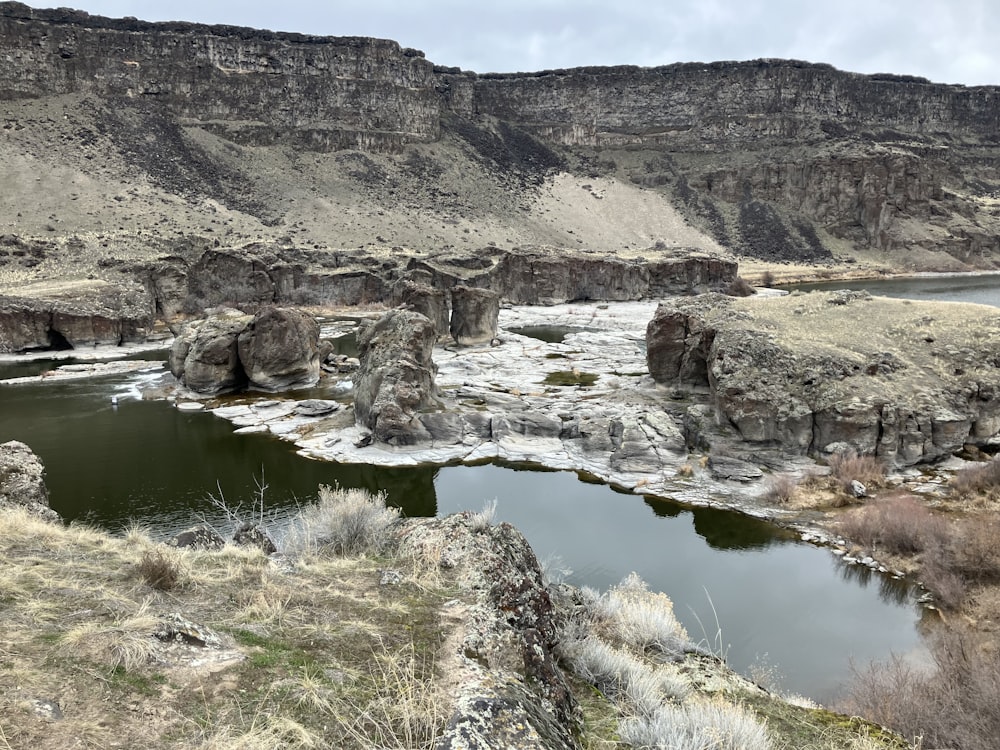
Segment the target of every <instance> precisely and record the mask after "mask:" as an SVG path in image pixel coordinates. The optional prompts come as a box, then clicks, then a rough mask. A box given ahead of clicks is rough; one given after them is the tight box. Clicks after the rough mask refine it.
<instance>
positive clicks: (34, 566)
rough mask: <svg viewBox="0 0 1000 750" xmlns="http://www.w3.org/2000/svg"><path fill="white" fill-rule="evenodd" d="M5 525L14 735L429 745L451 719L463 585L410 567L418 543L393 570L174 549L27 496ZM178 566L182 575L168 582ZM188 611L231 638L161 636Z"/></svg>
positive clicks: (375, 564)
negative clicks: (449, 632) (444, 634)
mask: <svg viewBox="0 0 1000 750" xmlns="http://www.w3.org/2000/svg"><path fill="white" fill-rule="evenodd" d="M0 538H3V539H4V544H3V545H2V546H0V610H2V611H3V628H2V630H0V717H2V718H0V731H2V733H3V735H2V736H3V739H2V740H0V748H3V747H4V746H5V743H6V744H7V745H9V746H11V747H32V748H36V749H37V750H48V749H49V748H60V750H61V749H62V748H73V747H101V748H105V747H144V748H164V749H165V748H171V749H173V748H181V749H184V748H213V749H215V750H231V749H233V748H245V749H246V750H255V749H256V748H277V747H282V748H312V747H324V748H325V747H331V746H336V747H342V748H370V747H375V746H380V745H384V746H386V747H413V748H419V747H428V746H429V742H428V740H427V738H428V737H429V736H431V735H434V734H436V733H438V732H439V731H440V730H441V728H442V726H443V722H444V718H443V715H442V714H443V710H442V708H441V706H442V705H444V704H443V703H442V702H441V698H440V697H439V696H437V695H434V694H432V693H433V691H432V689H431V686H433V685H434V684H436V682H435V681H434V680H433V679H432V677H433V675H434V670H433V665H434V664H435V660H436V654H437V650H438V649H439V648H440V647H441V632H440V628H441V617H440V615H439V608H440V606H441V605H442V603H443V602H444V601H445V600H446V599H447V598H450V597H452V596H454V593H453V591H451V590H450V589H447V590H446V589H443V588H441V587H436V588H435V587H434V586H433V583H434V582H433V581H431V580H430V579H423V580H421V584H420V585H415V584H413V583H410V582H409V581H410V578H411V577H414V576H416V575H419V571H414V570H411V566H410V562H409V561H407V560H405V559H393V560H392V564H393V566H394V567H396V568H398V569H400V571H401V573H402V575H403V582H402V583H399V584H396V585H393V586H380V585H379V571H380V566H384V565H385V564H386V562H387V560H386V559H385V558H380V559H379V558H372V557H358V556H354V557H343V556H335V557H331V556H324V555H307V556H305V557H303V558H299V559H295V560H286V561H284V562H281V563H280V564H279V563H278V562H276V561H275V560H270V559H268V558H267V557H266V556H265V555H263V554H262V553H261V552H260V551H259V550H253V549H243V548H236V547H226V548H224V549H223V550H220V551H218V552H203V551H192V550H167V549H165V548H163V547H162V546H161V545H157V544H156V543H154V542H153V541H152V540H150V538H149V537H148V536H147V535H146V534H145V532H144V531H143V530H142V529H141V528H138V527H133V528H131V529H129V530H128V531H127V534H126V537H125V538H115V537H111V536H110V535H107V534H105V533H103V532H97V531H94V530H91V529H88V528H85V527H68V528H67V527H64V526H61V525H58V524H49V523H46V522H43V521H40V520H38V519H36V518H33V517H31V516H29V515H27V514H25V513H23V512H20V511H18V510H9V511H6V510H5V511H3V512H2V513H0ZM165 569H169V570H173V571H175V572H177V574H178V579H177V580H176V581H175V583H174V584H172V585H170V586H155V585H152V584H153V581H154V580H159V578H158V574H160V573H163V571H164V570H165ZM141 571H144V572H141ZM147 575H148V576H151V577H152V579H153V580H150V578H149V577H147ZM439 575H440V574H439ZM438 582H439V583H441V584H442V585H445V583H446V582H445V581H444V580H442V579H441V578H439V579H438ZM175 612H176V613H179V614H180V615H181V617H182V618H184V619H185V620H188V621H190V622H193V623H196V624H197V625H199V626H201V627H203V628H207V629H209V630H211V631H214V633H215V635H217V636H218V637H219V639H220V640H221V644H222V645H221V647H219V648H214V647H213V648H203V647H198V646H193V645H187V644H186V643H181V642H174V641H168V642H164V641H160V640H159V639H158V638H157V637H156V636H155V635H154V633H155V632H157V631H158V630H161V628H160V627H159V626H160V625H161V624H162V623H164V622H166V621H169V620H170V618H171V617H172V614H173V613H175ZM410 680H412V682H410ZM421 696H422V697H421ZM418 698H419V699H418ZM37 701H43V702H44V701H50V702H52V703H53V704H55V705H58V706H59V708H60V709H61V711H62V714H63V718H62V719H61V720H60V721H57V722H51V721H48V720H46V719H45V718H43V717H42V716H41V715H40V714H39V713H38V712H37V709H36V702H37ZM363 717H364V718H363ZM390 718H391V721H390ZM367 732H372V733H377V735H378V736H374V735H373V736H367V735H366V733H367ZM392 733H395V736H398V738H399V739H398V741H395V742H396V744H393V741H390V740H391V737H390V735H391V734H392ZM334 738H338V739H334ZM331 743H332V744H331Z"/></svg>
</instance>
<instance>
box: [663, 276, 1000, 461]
mask: <svg viewBox="0 0 1000 750" xmlns="http://www.w3.org/2000/svg"><path fill="white" fill-rule="evenodd" d="M717 302H718V300H713V299H712V298H711V297H710V296H709V297H704V298H692V299H689V300H678V301H677V302H676V303H675V304H672V305H669V306H667V305H665V306H663V307H661V309H659V310H658V311H657V314H656V316H655V317H654V322H652V323H651V324H650V330H651V331H653V333H655V334H657V335H662V342H659V343H657V341H656V339H655V337H654V339H653V341H652V343H657V348H656V352H657V355H658V356H657V357H651V360H650V362H651V364H655V365H656V367H657V371H658V372H661V373H664V372H665V373H666V374H667V375H668V376H670V377H677V376H676V373H678V372H679V370H680V367H681V364H680V363H682V362H686V361H688V358H690V357H691V356H692V352H694V355H693V356H694V358H695V359H699V358H700V357H701V355H702V353H703V352H704V351H705V350H704V348H703V347H702V342H703V341H705V335H704V331H709V330H711V331H713V332H714V334H713V335H712V336H711V344H710V346H709V347H708V350H707V354H706V356H705V361H706V363H707V381H708V384H709V385H710V387H711V393H712V399H713V402H714V406H715V409H716V414H717V417H718V419H719V420H720V421H721V422H723V423H724V424H728V425H730V426H731V427H733V428H735V430H736V431H737V432H738V434H739V436H740V437H741V438H742V439H743V440H745V441H748V442H750V443H754V444H760V445H776V446H780V447H781V448H782V449H783V450H786V451H788V452H790V453H794V454H803V453H810V454H816V455H822V454H824V453H829V452H833V451H837V450H842V449H844V448H849V449H851V450H854V451H856V452H857V453H859V454H874V455H878V456H882V457H884V458H885V459H886V460H887V461H889V462H890V463H896V464H899V465H903V466H906V465H911V464H914V463H918V462H926V461H933V460H936V459H938V458H941V457H942V456H946V455H948V454H949V453H952V452H955V451H958V450H961V449H962V446H963V445H964V444H966V443H972V444H976V445H985V444H987V443H990V442H996V441H997V440H998V438H1000V434H998V430H997V428H998V427H1000V424H998V422H997V415H998V414H1000V400H998V398H997V395H998V394H1000V368H998V367H997V364H996V354H995V352H996V351H998V349H1000V315H998V314H997V313H996V310H995V309H994V308H988V307H981V306H977V305H956V304H935V303H917V302H911V301H904V300H890V299H880V298H872V297H870V296H869V295H864V294H843V293H836V292H832V293H811V294H808V295H802V296H788V297H782V298H771V299H745V300H738V301H737V300H732V301H731V302H728V303H726V304H723V305H719V304H717ZM693 318H699V319H700V320H701V321H702V324H701V325H702V331H703V333H702V334H701V336H700V337H695V339H696V346H694V347H693V348H692V347H689V342H690V339H691V338H692V337H691V336H685V333H686V331H687V330H688V328H687V326H689V325H690V324H689V321H690V320H692V319H693ZM654 323H655V325H654ZM682 337H683V342H684V343H683V345H682V344H681V339H682ZM663 342H665V343H663ZM664 363H665V364H664ZM691 382H693V383H695V384H697V382H698V380H697V379H693V380H692V381H691Z"/></svg>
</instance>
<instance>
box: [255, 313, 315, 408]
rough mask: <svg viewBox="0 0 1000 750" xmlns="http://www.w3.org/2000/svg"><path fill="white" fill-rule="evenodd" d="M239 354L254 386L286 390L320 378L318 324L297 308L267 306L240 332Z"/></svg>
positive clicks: (307, 384) (312, 382)
mask: <svg viewBox="0 0 1000 750" xmlns="http://www.w3.org/2000/svg"><path fill="white" fill-rule="evenodd" d="M237 353H238V354H239V358H240V364H241V365H242V366H243V372H244V373H246V376H247V380H248V381H249V383H250V386H251V387H252V388H257V389H260V390H264V391H284V390H288V389H292V388H307V387H309V386H313V385H316V383H317V382H318V381H319V365H320V361H319V324H318V323H317V322H316V320H315V318H313V317H311V316H309V315H306V314H305V313H303V312H299V311H298V310H291V309H287V308H278V307H265V308H264V309H263V310H261V311H260V312H258V313H257V314H256V315H254V316H253V320H251V321H250V323H249V324H248V325H247V327H246V328H245V329H244V330H243V331H242V332H240V334H239V339H238V345H237Z"/></svg>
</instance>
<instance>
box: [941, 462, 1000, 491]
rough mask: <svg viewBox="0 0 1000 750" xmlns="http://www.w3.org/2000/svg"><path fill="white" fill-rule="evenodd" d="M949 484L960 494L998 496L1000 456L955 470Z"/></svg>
mask: <svg viewBox="0 0 1000 750" xmlns="http://www.w3.org/2000/svg"><path fill="white" fill-rule="evenodd" d="M950 485H951V488H952V491H953V492H955V493H956V494H958V495H961V496H968V495H986V496H987V497H990V498H993V499H996V498H998V497H1000V457H996V458H993V459H992V460H990V461H986V462H984V463H981V464H976V465H975V466H969V467H966V468H964V469H962V470H960V471H957V472H955V476H953V477H952V479H951V482H950Z"/></svg>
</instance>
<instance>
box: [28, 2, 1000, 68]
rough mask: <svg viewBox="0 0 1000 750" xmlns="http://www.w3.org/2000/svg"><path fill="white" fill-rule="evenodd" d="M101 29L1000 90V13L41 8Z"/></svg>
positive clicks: (630, 5) (435, 57) (986, 5)
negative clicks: (114, 26)
mask: <svg viewBox="0 0 1000 750" xmlns="http://www.w3.org/2000/svg"><path fill="white" fill-rule="evenodd" d="M29 4H30V5H32V6H34V7H54V6H56V5H63V6H67V5H68V6H72V7H77V8H79V9H81V10H85V11H87V12H89V13H91V14H94V15H104V16H113V17H120V16H136V17H137V18H142V19H145V20H149V21H166V20H178V21H180V20H183V21H198V22H202V23H227V24H234V25H239V26H253V27H257V28H267V29H272V30H274V31H298V32H303V33H310V34H322V35H330V36H375V37H381V38H384V39H394V40H396V41H397V42H399V43H400V44H401V45H403V46H404V47H415V48H417V49H420V50H423V51H424V53H425V54H426V55H427V58H428V59H429V60H431V61H432V62H435V63H437V64H439V65H448V66H457V67H460V68H464V69H466V70H474V71H476V72H479V73H486V72H516V71H536V70H544V69H551V68H569V67H576V66H580V65H620V64H634V65H649V66H651V65H666V64H669V63H674V62H712V61H716V60H750V59H754V58H759V57H783V58H794V59H798V60H808V61H811V62H825V63H830V64H832V65H834V66H836V67H838V68H840V69H842V70H851V71H856V72H860V73H898V74H909V75H918V76H924V77H926V78H929V79H931V80H932V81H936V82H941V83H964V84H966V85H970V86H972V85H981V84H1000V0H826V2H809V0H659V2H657V1H656V0H493V1H492V2H489V0H474V1H473V0H425V1H424V2H420V1H419V0H352V1H351V2H337V1H334V2H319V1H314V2H309V1H307V0H266V1H265V0H238V1H234V0H222V1H221V2H216V1H214V0H213V1H211V2H209V1H208V0H198V1H196V0H170V1H169V2H167V1H166V0H75V2H74V0H59V2H52V3H48V4H47V3H45V2H39V1H38V0H31V2H30V3H29Z"/></svg>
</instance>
